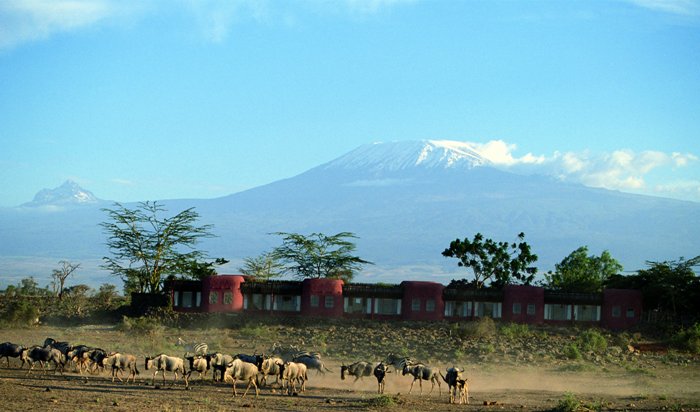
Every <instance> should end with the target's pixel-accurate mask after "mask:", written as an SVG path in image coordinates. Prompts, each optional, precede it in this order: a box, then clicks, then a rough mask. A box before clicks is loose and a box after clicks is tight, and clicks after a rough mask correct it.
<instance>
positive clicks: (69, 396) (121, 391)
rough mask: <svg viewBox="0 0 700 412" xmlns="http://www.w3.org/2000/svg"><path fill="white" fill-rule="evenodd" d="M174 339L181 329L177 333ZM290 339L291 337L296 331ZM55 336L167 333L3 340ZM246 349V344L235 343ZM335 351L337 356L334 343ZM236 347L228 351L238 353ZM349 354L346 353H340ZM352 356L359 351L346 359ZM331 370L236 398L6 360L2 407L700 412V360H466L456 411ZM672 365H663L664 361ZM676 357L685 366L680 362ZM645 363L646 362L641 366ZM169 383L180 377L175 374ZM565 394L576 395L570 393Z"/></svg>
mask: <svg viewBox="0 0 700 412" xmlns="http://www.w3.org/2000/svg"><path fill="white" fill-rule="evenodd" d="M175 333H182V331H176V332H175ZM290 333H291V332H290ZM48 336H52V337H56V338H57V339H66V340H68V338H73V339H71V341H73V342H75V343H87V344H91V345H99V346H101V347H103V348H105V349H107V350H111V349H117V350H122V351H125V350H124V349H123V346H130V347H132V348H134V349H136V350H133V351H132V353H134V354H138V355H141V353H140V352H139V350H141V349H139V348H142V347H157V346H158V342H155V341H158V340H162V339H167V340H169V339H170V337H169V335H168V334H167V332H166V334H165V337H164V335H162V334H161V335H157V336H149V337H139V338H135V337H132V336H126V335H125V334H124V332H119V331H116V330H113V328H109V327H106V328H105V327H102V328H99V329H97V328H95V329H90V328H85V327H83V328H70V329H58V328H49V327H40V328H35V329H18V330H0V340H1V341H12V342H16V343H22V344H25V345H30V344H35V343H41V342H42V341H43V339H44V338H45V337H48ZM224 342H229V343H231V344H233V345H236V344H237V345H240V347H241V348H242V349H244V350H242V351H243V352H247V351H248V349H249V348H246V339H244V338H241V339H239V340H232V339H228V340H225V341H224ZM327 345H329V346H326V349H327V351H328V352H331V353H333V352H334V351H333V350H331V349H332V348H331V347H330V346H332V345H333V343H332V342H331V343H329V344H327ZM236 350H237V348H231V349H230V350H229V352H230V353H237V352H236ZM348 351H350V349H348V348H343V350H342V351H341V352H348ZM347 357H348V358H352V357H353V356H352V354H348V355H347ZM324 359H326V361H327V364H328V367H329V368H330V369H332V370H333V372H334V373H327V374H326V375H317V374H316V373H315V372H312V373H311V374H310V377H309V383H308V388H307V391H306V392H305V393H303V394H301V395H300V396H294V397H290V396H286V395H283V394H282V393H281V392H280V391H279V389H275V388H274V385H273V387H272V388H270V387H267V388H263V389H261V391H260V396H259V397H258V398H257V399H256V398H255V395H254V393H253V392H250V393H249V394H248V395H247V396H246V397H245V398H243V399H242V398H241V397H240V393H242V391H243V390H244V389H245V388H244V387H243V386H240V385H239V387H238V390H239V397H238V398H234V397H233V393H232V388H231V386H230V385H226V384H218V383H213V382H211V375H209V376H208V377H207V379H205V380H204V381H199V380H198V379H192V381H191V385H190V388H189V389H186V388H185V387H184V385H183V383H182V382H181V381H180V382H178V383H176V384H175V385H174V386H170V385H169V384H167V385H163V384H162V381H161V378H160V376H159V377H158V379H157V380H156V385H155V386H152V385H150V378H151V376H152V375H151V374H150V373H149V372H147V371H145V370H143V363H142V362H141V363H140V365H139V370H140V371H141V374H140V376H139V378H138V380H137V383H136V384H128V385H126V384H122V383H119V382H116V383H112V382H111V380H110V379H109V378H108V377H107V375H91V376H89V377H88V378H87V379H85V378H82V377H80V376H79V375H78V374H76V373H74V372H67V373H65V375H60V374H57V375H54V374H53V372H49V373H48V374H42V373H40V372H39V373H36V372H32V374H31V375H29V376H27V370H26V368H25V369H23V370H21V369H19V368H18V366H19V362H18V361H17V360H16V359H12V360H11V361H10V367H7V364H6V362H5V360H4V359H3V360H2V362H1V363H0V410H4V411H27V410H50V411H79V410H85V411H87V410H91V411H96V410H109V411H122V410H124V411H126V410H129V411H134V410H165V411H224V410H226V411H229V410H248V409H259V410H280V411H300V410H309V411H331V410H338V411H345V410H357V411H361V410H379V409H383V410H402V411H404V410H426V411H430V410H434V411H437V410H439V411H457V410H460V411H461V410H472V411H475V410H488V411H491V410H492V411H502V410H516V411H535V410H536V411H542V410H554V409H556V408H557V406H558V405H559V404H560V403H561V402H562V400H563V399H565V398H566V397H567V396H568V397H569V398H570V399H574V400H575V401H576V402H578V405H579V406H580V409H581V410H633V411H640V410H646V411H657V410H677V411H680V410H684V411H700V364H699V363H698V361H697V359H694V358H690V359H682V360H680V361H678V362H675V363H669V362H668V361H667V358H659V360H655V359H656V358H654V357H649V358H648V359H645V360H644V361H643V365H645V367H644V368H641V367H637V366H635V367H629V366H627V367H619V366H614V365H612V364H608V365H607V366H605V367H599V366H594V365H593V366H592V365H588V364H581V363H571V364H568V366H566V365H564V367H562V365H561V364H560V363H558V362H554V361H552V362H551V363H550V364H548V363H547V362H542V361H538V360H533V361H531V362H527V361H525V362H519V363H516V364H514V363H513V362H510V361H506V360H507V359H506V358H502V357H496V356H492V357H491V358H490V359H488V360H486V361H484V360H483V359H482V360H480V361H476V360H474V361H473V362H469V361H468V360H466V361H465V360H462V362H463V363H462V365H461V366H464V367H466V369H467V374H468V376H469V378H470V381H471V384H470V395H471V396H470V401H471V403H470V404H469V405H450V404H448V398H447V394H446V388H445V385H444V383H443V385H442V395H438V388H437V387H436V388H435V390H434V391H433V393H432V394H428V392H429V391H430V384H429V383H426V382H424V385H423V395H422V396H421V395H419V394H418V392H419V390H420V388H419V387H418V383H417V382H416V384H415V387H414V388H413V392H412V393H411V394H410V395H409V394H408V390H409V388H410V385H411V378H410V377H408V376H399V375H396V374H391V375H389V376H388V381H387V386H386V391H385V395H384V396H379V395H377V393H376V381H375V380H374V379H373V378H372V379H369V378H365V380H364V381H358V382H356V383H353V382H352V380H345V381H341V379H340V374H339V369H340V368H339V366H340V363H341V361H343V360H345V361H351V360H352V359H338V358H336V357H333V356H325V357H324ZM664 359H666V360H665V361H663V360H664ZM674 359H676V360H678V359H679V358H678V356H676V357H675V358H674ZM433 362H435V363H437V364H439V365H440V366H441V368H442V369H443V370H444V368H445V367H447V366H451V365H450V362H451V360H450V359H443V360H442V361H440V360H434V361H433ZM641 364H642V363H640V365H641ZM167 377H168V379H172V375H171V374H168V376H167ZM567 393H568V394H569V395H567Z"/></svg>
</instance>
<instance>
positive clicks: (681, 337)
mask: <svg viewBox="0 0 700 412" xmlns="http://www.w3.org/2000/svg"><path fill="white" fill-rule="evenodd" d="M672 343H673V345H674V346H676V347H678V348H680V349H684V350H687V351H688V352H691V353H695V354H698V353H700V323H696V324H694V325H693V326H691V327H689V328H688V329H681V330H680V331H679V332H677V333H676V334H675V335H674V336H673V338H672Z"/></svg>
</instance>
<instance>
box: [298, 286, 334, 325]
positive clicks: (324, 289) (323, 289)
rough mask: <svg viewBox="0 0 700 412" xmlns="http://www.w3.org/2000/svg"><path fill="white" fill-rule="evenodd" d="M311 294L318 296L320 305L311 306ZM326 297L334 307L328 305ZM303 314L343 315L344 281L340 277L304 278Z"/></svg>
mask: <svg viewBox="0 0 700 412" xmlns="http://www.w3.org/2000/svg"><path fill="white" fill-rule="evenodd" d="M311 296H318V306H316V307H312V306H311ZM326 297H329V298H330V299H333V307H331V308H327V307H326ZM301 314H302V315H308V316H322V317H333V318H341V317H343V281H342V280H340V279H304V281H303V282H302V287H301Z"/></svg>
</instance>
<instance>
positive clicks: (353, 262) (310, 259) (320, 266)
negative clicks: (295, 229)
mask: <svg viewBox="0 0 700 412" xmlns="http://www.w3.org/2000/svg"><path fill="white" fill-rule="evenodd" d="M275 234H276V235H279V236H283V237H284V238H283V240H282V245H281V246H278V247H277V248H275V249H274V250H273V254H274V256H275V257H276V258H277V259H279V260H280V261H281V262H282V263H283V264H284V265H285V269H284V272H290V273H292V274H293V275H294V276H296V277H297V278H299V279H306V278H315V279H318V278H333V279H343V280H345V281H346V282H350V281H351V280H352V278H353V277H354V276H355V272H357V271H359V270H360V269H361V268H362V265H365V264H372V262H368V261H366V260H364V259H362V258H360V257H359V256H355V255H353V252H354V251H355V243H353V242H352V241H350V240H348V239H356V238H357V236H355V234H353V233H351V232H341V233H338V234H335V235H332V236H326V235H324V234H323V233H312V234H310V235H308V236H304V235H300V234H297V233H285V232H277V233H275Z"/></svg>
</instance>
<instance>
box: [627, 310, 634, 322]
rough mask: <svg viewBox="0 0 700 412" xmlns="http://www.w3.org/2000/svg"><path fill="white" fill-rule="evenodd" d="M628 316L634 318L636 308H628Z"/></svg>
mask: <svg viewBox="0 0 700 412" xmlns="http://www.w3.org/2000/svg"><path fill="white" fill-rule="evenodd" d="M627 317H628V318H630V319H632V318H634V308H628V309H627Z"/></svg>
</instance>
